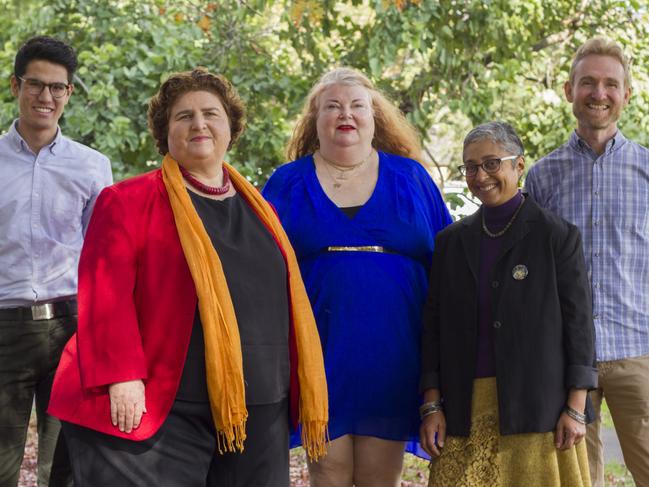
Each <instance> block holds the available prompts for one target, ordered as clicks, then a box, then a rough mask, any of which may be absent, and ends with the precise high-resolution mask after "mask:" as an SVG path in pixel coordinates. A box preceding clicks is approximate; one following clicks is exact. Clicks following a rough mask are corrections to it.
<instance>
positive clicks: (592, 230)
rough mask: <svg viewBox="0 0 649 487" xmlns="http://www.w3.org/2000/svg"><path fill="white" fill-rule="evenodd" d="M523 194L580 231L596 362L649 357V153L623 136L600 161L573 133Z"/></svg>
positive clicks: (538, 167)
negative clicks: (587, 277)
mask: <svg viewBox="0 0 649 487" xmlns="http://www.w3.org/2000/svg"><path fill="white" fill-rule="evenodd" d="M525 186H526V189H527V191H528V192H529V193H530V195H531V196H532V197H533V198H534V199H535V200H536V201H537V202H538V203H539V204H540V205H541V206H543V207H545V208H548V209H550V210H552V211H554V212H555V213H556V214H558V215H560V216H561V217H563V218H565V219H566V220H568V221H570V222H572V223H574V224H575V225H577V226H578V227H579V229H580V230H581V233H582V237H583V242H584V254H585V256H586V264H587V266H588V274H589V277H590V281H591V288H592V293H593V321H594V323H595V330H596V332H597V360H599V361H608V360H619V359H623V358H629V357H636V356H640V355H645V354H649V150H648V149H646V148H645V147H642V146H641V145H638V144H636V143H634V142H632V141H630V140H628V139H626V138H625V137H624V136H623V135H622V134H621V133H620V132H619V131H618V132H617V134H616V135H615V137H613V138H612V139H611V140H609V141H608V143H607V144H606V148H605V150H604V153H603V154H601V155H599V156H598V155H597V154H595V152H593V150H592V149H591V148H590V147H589V146H588V144H587V143H586V142H585V141H584V140H583V139H581V138H580V137H579V136H578V135H577V133H576V132H573V134H572V135H571V137H570V140H569V141H568V143H566V144H564V145H563V146H561V147H559V148H558V149H557V150H555V151H554V152H552V153H550V154H549V155H547V156H546V157H544V158H542V159H541V160H539V161H538V162H537V163H536V164H535V165H534V166H533V167H532V168H531V169H530V171H529V173H528V175H527V180H526V183H525Z"/></svg>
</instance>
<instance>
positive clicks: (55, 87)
mask: <svg viewBox="0 0 649 487" xmlns="http://www.w3.org/2000/svg"><path fill="white" fill-rule="evenodd" d="M18 79H19V80H20V81H22V82H23V83H24V86H25V90H27V93H29V94H30V95H40V94H41V93H43V90H44V89H45V88H47V89H49V90H50V94H51V95H52V98H63V97H64V96H65V95H66V94H67V93H68V90H69V89H70V85H69V84H65V83H43V82H42V81H41V80H38V79H33V78H23V77H21V76H18Z"/></svg>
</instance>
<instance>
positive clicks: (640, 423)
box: [586, 355, 649, 487]
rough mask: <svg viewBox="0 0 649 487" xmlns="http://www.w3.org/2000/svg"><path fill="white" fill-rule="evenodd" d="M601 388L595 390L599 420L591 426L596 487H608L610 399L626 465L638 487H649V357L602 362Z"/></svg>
mask: <svg viewBox="0 0 649 487" xmlns="http://www.w3.org/2000/svg"><path fill="white" fill-rule="evenodd" d="M597 365H598V369H599V387H598V388H597V389H596V390H594V391H591V393H590V394H591V399H592V401H593V406H594V408H595V413H596V417H597V419H596V420H595V421H594V422H593V423H591V424H590V425H588V428H587V433H586V445H587V447H588V463H589V465H590V477H591V479H592V483H593V487H604V456H603V446H602V440H601V438H600V436H599V430H600V423H601V421H600V414H599V413H600V407H601V405H602V398H605V399H606V404H607V405H608V407H609V409H610V411H611V416H612V417H613V424H614V425H615V432H616V433H617V437H618V439H619V441H620V446H621V447H622V454H623V455H624V463H625V464H626V466H627V468H628V469H629V471H630V472H631V474H632V475H633V479H634V480H635V483H636V485H637V486H638V487H649V355H643V356H641V357H633V358H628V359H622V360H613V361H610V362H599V363H598V364H597Z"/></svg>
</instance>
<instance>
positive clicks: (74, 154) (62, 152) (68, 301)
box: [0, 37, 112, 487]
mask: <svg viewBox="0 0 649 487" xmlns="http://www.w3.org/2000/svg"><path fill="white" fill-rule="evenodd" d="M76 66H77V58H76V54H75V52H74V50H73V49H72V48H71V47H70V46H68V45H67V44H65V43H63V42H61V41H58V40H55V39H52V38H49V37H34V38H32V39H30V40H28V41H27V43H26V44H25V45H23V46H22V47H21V48H20V50H19V51H18V53H17V55H16V59H15V64H14V74H13V76H12V77H11V91H12V93H13V95H14V96H15V97H16V98H17V100H18V106H19V116H18V119H17V120H15V121H14V122H13V123H12V124H11V127H9V130H8V132H7V133H6V134H4V135H3V136H1V137H0V269H1V271H0V485H1V486H3V487H10V486H15V485H17V483H18V477H19V470H20V465H21V462H22V458H23V454H24V446H25V438H26V432H27V425H28V422H29V417H30V414H31V410H32V404H33V403H34V400H35V404H36V412H37V421H38V451H39V456H38V485H39V486H46V485H57V486H58V485H71V477H69V468H68V467H67V465H66V464H65V463H66V461H67V460H66V459H67V455H66V454H65V447H64V446H61V445H59V447H58V448H57V442H58V438H59V429H60V426H59V423H58V421H57V420H56V419H55V418H54V417H52V416H50V415H48V414H47V413H46V410H47V405H48V402H49V396H50V388H51V386H52V379H53V377H54V373H55V371H56V367H57V365H58V362H59V358H60V355H61V351H62V349H63V346H64V345H65V343H66V342H67V340H68V339H69V337H70V336H71V335H72V334H73V333H74V331H75V330H76V314H77V311H76V300H75V295H76V292H77V262H78V259H79V252H80V251H81V245H82V243H83V235H84V233H85V229H86V227H87V225H88V221H89V219H90V214H91V212H92V207H93V204H94V202H95V199H96V198H97V196H98V195H99V192H100V191H101V190H102V189H103V188H104V187H105V186H107V185H109V184H111V183H112V174H111V168H110V161H109V160H108V159H107V158H106V157H105V156H104V155H102V154H100V153H99V152H97V151H94V150H92V149H90V148H88V147H86V146H84V145H82V144H79V143H77V142H74V141H72V140H70V139H68V138H67V137H64V136H63V135H62V134H61V130H60V129H59V127H58V122H59V119H60V118H61V115H62V114H63V109H64V108H65V105H66V104H67V102H68V100H69V99H70V96H71V94H72V92H73V89H74V87H73V85H72V77H73V74H74V71H75V69H76ZM55 450H56V456H55ZM53 459H54V460H53Z"/></svg>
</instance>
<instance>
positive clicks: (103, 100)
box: [0, 0, 649, 184]
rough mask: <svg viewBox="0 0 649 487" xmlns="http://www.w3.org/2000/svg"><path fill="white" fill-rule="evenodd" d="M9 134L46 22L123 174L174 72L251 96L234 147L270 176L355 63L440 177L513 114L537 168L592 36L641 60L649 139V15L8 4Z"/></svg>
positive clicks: (67, 120) (560, 6) (188, 0)
mask: <svg viewBox="0 0 649 487" xmlns="http://www.w3.org/2000/svg"><path fill="white" fill-rule="evenodd" d="M0 9H1V10H2V11H3V12H5V13H4V14H3V16H2V17H0V32H2V37H1V39H2V42H1V43H0V79H2V80H4V82H5V89H3V90H0V130H6V129H7V127H8V126H9V124H10V123H11V120H13V118H15V117H16V115H17V106H16V103H15V101H14V100H13V99H12V97H11V93H10V91H9V77H10V76H11V74H12V71H13V58H14V55H15V52H16V50H17V49H18V48H19V47H20V45H21V44H22V43H23V42H24V41H25V40H26V39H27V38H29V37H31V36H33V35H38V34H47V35H53V36H56V37H59V38H61V39H64V40H66V41H68V42H70V43H71V44H72V45H73V46H74V47H75V48H76V49H77V51H78V54H79V60H80V68H79V71H78V73H77V78H76V79H75V86H76V90H75V93H74V96H73V97H72V100H71V102H70V104H69V105H68V107H67V108H66V112H65V116H64V119H63V120H62V122H61V125H62V128H63V130H64V131H65V133H66V134H67V135H68V136H70V137H73V138H75V139H77V140H79V141H81V142H83V143H85V144H87V145H90V146H92V147H94V148H96V149H98V150H100V151H101V152H104V153H105V154H107V155H108V156H109V157H110V158H111V161H112V163H113V168H114V171H115V176H116V179H121V178H123V177H126V176H129V175H133V174H137V173H140V172H143V171H145V170H147V169H149V168H152V167H155V166H157V165H158V164H159V161H160V156H159V154H157V152H156V150H155V147H154V144H153V142H152V140H151V137H150V136H149V134H148V129H147V125H146V106H147V101H148V99H149V98H150V97H151V95H153V94H154V93H155V91H156V89H157V87H158V86H159V85H160V82H161V81H162V80H163V79H164V78H165V77H166V76H167V75H168V74H169V73H171V72H174V71H180V70H188V69H191V68H193V67H195V66H199V65H200V66H206V67H207V68H208V69H210V70H213V71H216V72H220V73H223V74H224V75H225V76H227V77H228V78H229V79H230V80H231V81H232V82H233V83H234V85H235V86H236V87H237V89H238V90H239V92H240V94H241V96H242V97H243V99H244V100H245V101H246V103H247V106H248V129H247V131H246V132H245V134H244V136H243V138H242V140H241V141H240V143H239V144H238V146H237V147H236V149H235V150H233V151H232V152H231V154H230V155H229V158H230V162H232V163H234V164H235V165H237V167H238V168H240V169H241V170H242V171H243V172H244V173H245V174H246V175H247V176H248V177H249V178H250V179H251V180H252V181H254V182H256V183H259V184H263V182H264V181H265V180H266V178H267V177H268V175H269V174H270V172H271V171H272V169H273V168H274V167H276V166H277V165H279V164H281V163H283V162H285V158H284V155H283V148H284V145H285V143H286V141H287V139H288V137H289V136H290V133H291V130H292V127H293V124H294V122H295V119H296V117H297V115H298V113H299V110H300V108H301V105H302V102H303V100H304V98H305V96H306V94H307V92H308V90H309V88H310V87H311V86H312V85H313V83H315V81H316V80H317V79H318V78H319V76H320V75H321V74H322V73H323V72H324V71H326V70H327V69H330V68H331V67H334V66H339V65H348V66H353V67H355V68H358V69H360V70H362V71H364V72H365V73H367V74H368V75H369V76H370V77H371V78H372V79H373V80H374V81H375V82H376V83H377V84H378V85H379V86H380V87H381V88H382V89H383V90H385V91H386V92H387V93H388V94H389V95H390V96H391V97H392V98H393V99H394V100H395V102H396V103H397V104H398V105H399V106H400V107H401V108H402V110H403V111H404V112H405V113H406V114H407V116H408V117H409V119H410V120H411V121H412V122H413V123H414V124H415V126H416V127H417V128H418V129H419V130H420V132H421V134H422V138H423V139H424V141H425V143H426V154H425V161H424V162H425V163H426V164H428V165H429V166H430V168H431V172H432V174H433V175H434V176H435V177H436V179H437V180H438V182H442V183H443V182H444V181H446V180H449V179H454V178H457V177H458V175H457V172H456V170H455V167H456V166H457V163H458V161H459V160H460V157H461V145H460V144H461V141H462V138H463V136H464V135H465V134H466V132H467V131H468V130H469V129H470V128H471V126H473V125H474V124H477V123H480V122H483V121H487V120H491V119H503V120H507V121H509V122H510V123H512V125H514V126H515V127H516V129H517V130H518V131H519V133H520V134H521V135H522V137H523V139H524V142H525V144H526V147H527V151H528V165H529V163H531V162H533V161H534V160H536V159H537V158H539V157H540V156H542V155H543V154H545V153H547V152H549V151H551V150H552V149H554V148H556V147H557V146H559V145H560V144H562V143H563V142H564V141H565V140H566V139H567V137H568V134H569V132H570V130H572V128H573V126H574V122H573V121H572V118H571V115H570V105H569V104H568V103H566V102H565V101H564V97H563V83H564V81H565V80H566V79H567V72H568V69H569V62H570V58H571V56H572V54H573V53H574V50H575V49H576V47H577V46H578V45H579V44H581V43H582V42H583V41H584V40H586V39H587V38H589V37H591V36H593V35H607V36H610V37H612V38H614V39H615V40H617V41H618V42H620V43H621V44H622V45H623V46H624V48H625V50H626V51H627V53H628V54H629V55H630V56H631V57H632V59H633V74H634V96H633V97H632V101H631V105H630V107H629V108H628V109H627V111H626V112H625V114H624V115H623V120H622V123H621V128H622V130H623V131H624V132H625V134H626V135H628V136H629V137H631V138H633V139H634V140H636V141H638V142H640V143H642V144H644V145H649V110H648V108H649V94H647V90H646V87H647V86H648V84H649V75H648V73H647V70H646V68H645V66H647V65H648V63H647V61H648V60H649V59H648V58H649V52H648V51H647V50H646V49H644V42H643V41H644V40H646V39H647V38H649V36H648V34H649V32H648V31H649V12H648V11H647V7H646V6H645V5H644V2H642V3H641V2H638V1H632V0H442V1H430V0H348V1H334V0H324V1H323V0H318V1H316V0H292V1H288V0H278V1H265V0H247V1H246V0H221V1H214V2H207V1H198V0H173V1H168V0H112V1H110V2H106V1H105V0H0Z"/></svg>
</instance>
